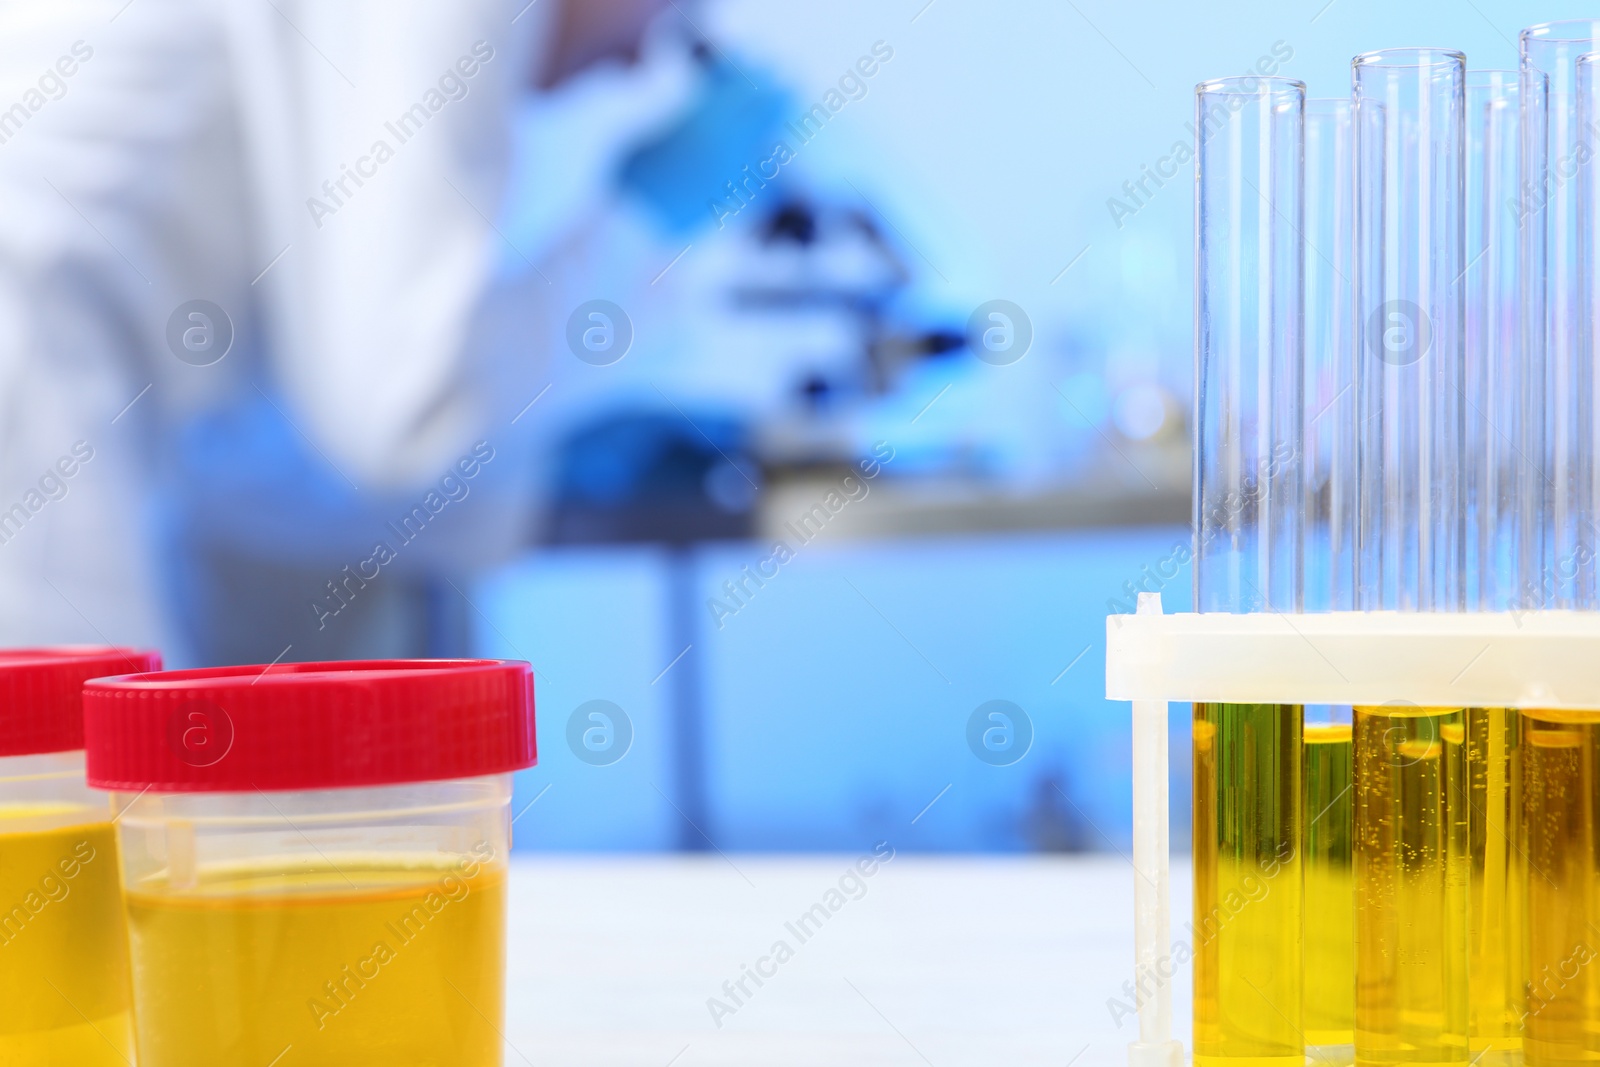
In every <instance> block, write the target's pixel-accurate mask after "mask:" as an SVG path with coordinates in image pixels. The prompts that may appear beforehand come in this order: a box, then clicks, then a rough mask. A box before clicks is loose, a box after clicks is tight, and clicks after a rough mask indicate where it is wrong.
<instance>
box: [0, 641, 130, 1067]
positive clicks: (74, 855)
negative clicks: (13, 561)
mask: <svg viewBox="0 0 1600 1067" xmlns="http://www.w3.org/2000/svg"><path fill="white" fill-rule="evenodd" d="M160 663H161V660H160V657H159V656H157V655H156V654H155V653H151V652H134V651H131V650H128V649H113V648H61V649H31V650H18V651H7V652H0V709H3V710H0V1004H4V1005H5V1010H4V1011H3V1012H0V1063H16V1064H29V1065H36V1067H55V1065H61V1067H67V1065H71V1067H102V1065H104V1067H111V1065H123V1064H126V1062H127V1059H128V1057H129V1055H130V1054H131V1050H132V1030H131V1025H130V1022H129V1015H128V960H127V952H126V948H125V946H126V944H127V936H126V933H125V927H124V923H123V912H122V893H121V888H120V886H119V885H118V881H117V843H116V837H115V834H114V832H113V830H112V810H111V806H110V805H109V804H108V803H107V801H106V798H105V796H104V795H103V794H99V793H95V792H93V791H91V790H90V789H89V788H88V786H87V785H85V783H84V771H83V751H82V750H83V705H82V690H83V683H84V682H85V681H87V680H88V679H90V678H95V677H99V676H101V675H106V674H116V673H119V672H123V671H127V670H130V669H132V670H152V669H154V668H156V667H159V666H160Z"/></svg>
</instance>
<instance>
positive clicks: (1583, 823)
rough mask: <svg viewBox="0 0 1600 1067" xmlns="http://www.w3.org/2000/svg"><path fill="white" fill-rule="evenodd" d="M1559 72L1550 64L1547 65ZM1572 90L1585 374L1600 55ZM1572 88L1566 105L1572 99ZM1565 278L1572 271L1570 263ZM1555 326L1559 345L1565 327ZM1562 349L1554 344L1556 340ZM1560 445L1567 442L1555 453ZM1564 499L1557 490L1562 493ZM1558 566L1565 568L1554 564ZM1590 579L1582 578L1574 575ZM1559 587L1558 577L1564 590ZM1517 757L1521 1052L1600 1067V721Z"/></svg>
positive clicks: (1599, 141)
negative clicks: (1523, 951) (1522, 897)
mask: <svg viewBox="0 0 1600 1067" xmlns="http://www.w3.org/2000/svg"><path fill="white" fill-rule="evenodd" d="M1557 26H1559V27H1563V28H1564V30H1565V32H1564V33H1558V32H1556V29H1555V27H1535V28H1534V29H1532V30H1529V31H1526V32H1524V34H1523V42H1524V47H1525V48H1527V47H1528V45H1529V42H1530V35H1533V37H1532V39H1533V40H1534V41H1535V42H1537V41H1538V40H1541V39H1546V38H1548V37H1549V36H1569V37H1570V36H1572V35H1574V34H1582V33H1586V32H1589V28H1590V27H1594V28H1596V29H1600V23H1587V22H1585V23H1578V24H1570V23H1568V24H1557ZM1578 48H1600V41H1594V40H1585V41H1579V42H1571V41H1569V42H1566V44H1565V47H1564V48H1557V47H1556V46H1555V45H1554V44H1550V43H1547V44H1546V45H1545V46H1544V47H1541V46H1540V45H1539V44H1537V43H1535V44H1534V46H1533V47H1532V49H1531V50H1530V54H1532V55H1533V56H1535V57H1536V58H1538V57H1540V56H1541V55H1544V54H1546V53H1556V54H1559V55H1564V56H1570V52H1571V51H1572V50H1575V49H1578ZM1540 61H1541V62H1545V63H1547V65H1549V66H1551V67H1555V66H1560V65H1562V64H1560V63H1556V62H1554V61H1552V60H1550V59H1548V58H1546V59H1543V60H1540ZM1571 67H1572V69H1571V77H1570V81H1569V80H1568V79H1567V78H1566V77H1564V76H1561V75H1560V74H1559V73H1558V72H1557V71H1555V70H1551V71H1550V72H1549V77H1550V86H1551V115H1550V138H1549V144H1550V149H1551V157H1550V159H1549V190H1550V193H1549V200H1550V206H1549V208H1548V213H1549V215H1550V217H1551V218H1550V221H1551V225H1550V227H1549V229H1548V231H1547V232H1548V233H1549V240H1550V245H1551V259H1552V264H1551V268H1550V270H1551V274H1550V286H1551V291H1550V300H1551V317H1552V319H1554V317H1555V313H1556V307H1557V297H1556V292H1555V290H1556V287H1557V285H1558V284H1559V283H1560V282H1561V281H1562V279H1560V278H1558V273H1559V272H1558V271H1557V268H1556V264H1555V263H1554V259H1555V249H1556V246H1557V245H1558V244H1560V243H1561V242H1563V241H1566V242H1569V243H1570V245H1571V250H1570V255H1571V259H1572V260H1575V268H1574V277H1572V278H1571V279H1570V281H1571V283H1572V286H1573V290H1574V291H1573V293H1572V295H1571V297H1570V299H1571V303H1570V305H1568V307H1567V312H1568V313H1569V316H1570V321H1569V322H1568V323H1566V324H1565V325H1567V326H1569V327H1572V328H1573V330H1574V332H1575V337H1573V338H1569V340H1572V341H1573V350H1574V351H1575V353H1576V354H1577V355H1576V360H1577V363H1578V364H1579V366H1581V367H1591V368H1592V366H1593V357H1594V351H1595V350H1594V347H1593V346H1594V344H1595V341H1596V336H1595V333H1596V331H1595V316H1596V314H1597V313H1600V301H1597V300H1596V294H1597V291H1600V277H1597V267H1600V263H1597V261H1596V256H1595V253H1596V249H1597V245H1600V234H1596V233H1595V232H1594V227H1595V226H1596V224H1597V223H1600V175H1597V174H1596V173H1595V172H1596V169H1597V167H1596V159H1595V156H1594V151H1595V150H1596V148H1600V136H1597V135H1600V127H1597V125H1596V124H1597V122H1600V54H1594V53H1589V54H1585V55H1581V56H1578V57H1576V58H1574V59H1572V60H1571ZM1568 85H1570V88H1571V95H1570V99H1568V98H1567V97H1566V94H1565V91H1564V90H1565V89H1566V87H1567V86H1568ZM1566 123H1570V124H1571V126H1572V127H1573V128H1574V130H1575V131H1576V132H1575V133H1573V139H1572V140H1570V141H1567V142H1566V143H1568V144H1570V146H1571V148H1572V150H1573V153H1574V156H1573V158H1574V160H1575V161H1576V160H1577V158H1578V156H1577V153H1578V152H1579V147H1580V146H1583V145H1587V146H1588V147H1587V149H1585V150H1584V151H1583V153H1582V162H1581V164H1577V165H1573V166H1566V165H1563V164H1561V163H1560V162H1558V160H1559V159H1560V158H1561V154H1560V153H1559V152H1557V151H1556V146H1557V143H1558V140H1565V139H1564V138H1562V137H1558V131H1557V129H1556V127H1557V125H1558V124H1566ZM1562 197H1566V198H1568V199H1570V201H1571V203H1570V204H1569V205H1565V206H1567V207H1570V209H1571V212H1572V220H1573V223H1574V229H1573V231H1572V232H1570V233H1565V234H1561V235H1558V234H1557V233H1556V232H1555V230H1556V227H1555V216H1556V213H1557V201H1558V200H1559V199H1561V198H1562ZM1564 266H1566V267H1574V264H1573V263H1570V262H1569V263H1567V264H1565V265H1564ZM1558 325H1559V324H1556V323H1554V322H1552V324H1551V336H1552V338H1553V337H1554V335H1555V333H1556V331H1557V326H1558ZM1551 343H1552V345H1554V343H1555V342H1554V340H1552V342H1551ZM1557 443H1558V444H1559V443H1560V442H1557ZM1558 488H1560V486H1559V485H1558ZM1558 562H1559V560H1558ZM1577 570H1578V573H1579V574H1580V575H1581V574H1582V569H1581V568H1578V569H1577ZM1559 580H1560V578H1559V576H1558V582H1559ZM1522 722H1523V738H1522V741H1523V743H1522V748H1521V752H1520V756H1521V759H1520V761H1519V762H1520V764H1521V768H1522V784H1523V789H1524V800H1523V807H1522V811H1521V814H1522V819H1521V825H1520V831H1521V840H1522V844H1523V845H1524V847H1525V848H1526V850H1527V865H1528V871H1527V881H1526V886H1527V906H1526V916H1527V918H1526V924H1527V925H1526V939H1527V940H1526V943H1527V972H1526V979H1527V986H1526V989H1527V995H1526V1001H1525V1003H1524V1005H1523V1009H1524V1011H1525V1012H1526V1014H1525V1016H1524V1028H1525V1034H1524V1039H1523V1048H1524V1054H1525V1062H1526V1063H1527V1064H1528V1065H1529V1067H1554V1065H1557V1064H1559V1065H1563V1067H1567V1065H1574V1064H1600V975H1596V974H1595V973H1593V972H1594V970H1595V968H1594V966H1593V964H1594V962H1595V960H1596V957H1597V955H1600V713H1597V712H1575V711H1545V710H1534V711H1525V712H1523V716H1522Z"/></svg>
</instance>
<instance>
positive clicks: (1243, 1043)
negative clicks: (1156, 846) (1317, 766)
mask: <svg viewBox="0 0 1600 1067" xmlns="http://www.w3.org/2000/svg"><path fill="white" fill-rule="evenodd" d="M1300 774H1301V710H1300V708H1299V707H1297V706H1293V705H1282V704H1196V705H1195V706H1194V910H1195V917H1194V922H1193V924H1192V927H1191V929H1190V932H1189V936H1190V937H1191V938H1192V939H1193V949H1194V1047H1195V1056H1194V1059H1195V1063H1196V1064H1197V1065H1198V1067H1223V1065H1226V1067H1304V1063H1305V1037H1304V1034H1303V1031H1302V1023H1301V1015H1302V988H1303V984H1302V983H1303V977H1302V973H1301V959H1302V956H1301V945H1302V941H1301V937H1302V931H1301V915H1302V899H1303V887H1302V885H1301V868H1300V864H1301V859H1300V856H1301V851H1300V834H1301V828H1302V825H1303V823H1302V814H1301V812H1302V808H1301V804H1302V796H1301V791H1300V790H1301V782H1300Z"/></svg>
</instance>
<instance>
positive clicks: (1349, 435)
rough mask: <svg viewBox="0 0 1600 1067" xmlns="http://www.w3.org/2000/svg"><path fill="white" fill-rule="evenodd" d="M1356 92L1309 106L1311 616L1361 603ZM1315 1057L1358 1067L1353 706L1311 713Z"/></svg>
mask: <svg viewBox="0 0 1600 1067" xmlns="http://www.w3.org/2000/svg"><path fill="white" fill-rule="evenodd" d="M1351 135H1352V131H1351V124H1350V98H1349V97H1348V96H1344V97H1336V98H1331V99H1330V98H1324V99H1311V100H1307V101H1306V225H1305V235H1306V252H1305V259H1306V267H1305V274H1306V283H1305V284H1306V369H1305V387H1306V407H1305V446H1306V461H1305V474H1306V498H1305V507H1306V518H1305V544H1306V547H1305V593H1304V608H1305V610H1306V611H1349V610H1352V609H1353V608H1354V607H1355V545H1356V537H1355V535H1356V526H1355V518H1356V494H1355V488H1356V445H1355V431H1356V378H1355V344H1354V334H1353V330H1352V323H1351V318H1352V315H1351V305H1352V297H1353V289H1352V267H1351V263H1350V257H1351V255H1352V254H1353V251H1354V226H1353V215H1352V212H1353V205H1352V203H1351V196H1352V185H1351V174H1350V167H1351V148H1352V146H1351ZM1303 741H1304V748H1303V759H1302V770H1301V774H1302V778H1303V781H1304V790H1303V795H1304V801H1303V806H1302V812H1303V816H1304V819H1305V828H1304V830H1303V841H1304V846H1303V849H1302V854H1303V860H1302V864H1303V881H1304V885H1305V905H1304V907H1305V916H1304V924H1305V937H1304V944H1305V948H1304V967H1305V1012H1304V1016H1303V1019H1304V1023H1303V1025H1304V1029H1305V1036H1306V1045H1307V1051H1308V1053H1309V1054H1310V1057H1311V1059H1312V1060H1313V1061H1315V1062H1319V1063H1339V1062H1348V1060H1349V1058H1350V1056H1351V1055H1352V1044H1353V1040H1354V1039H1353V1032H1354V1019H1355V1014H1354V1013H1355V977H1354V968H1355V940H1354V939H1355V934H1354V928H1353V924H1354V912H1355V899H1354V892H1355V890H1354V885H1353V883H1352V881H1351V839H1352V831H1353V825H1352V819H1351V813H1352V811H1353V807H1354V804H1353V798H1352V795H1351V768H1352V765H1351V733H1350V708H1349V706H1348V705H1345V706H1329V705H1308V706H1307V707H1306V709H1305V727H1304V733H1303Z"/></svg>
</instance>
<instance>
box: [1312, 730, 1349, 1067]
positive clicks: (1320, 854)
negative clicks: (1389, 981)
mask: <svg viewBox="0 0 1600 1067" xmlns="http://www.w3.org/2000/svg"><path fill="white" fill-rule="evenodd" d="M1304 743H1305V763H1304V778H1305V805H1304V817H1305V844H1304V856H1305V859H1304V860H1303V870H1304V874H1303V877H1304V882H1305V1016H1304V1019H1305V1032H1306V1044H1307V1045H1308V1046H1309V1047H1310V1048H1311V1050H1312V1052H1311V1059H1312V1060H1313V1061H1314V1062H1318V1063H1336V1062H1348V1060H1349V1057H1350V1055H1351V1045H1352V1044H1353V1043H1354V1029H1355V884H1354V882H1353V881H1352V877H1353V872H1352V868H1351V858H1352V852H1351V835H1352V832H1353V830H1354V823H1353V819H1352V814H1353V812H1354V810H1355V797H1354V795H1353V793H1352V791H1351V771H1352V763H1351V757H1352V750H1351V727H1350V724H1349V723H1339V722H1308V723H1306V725H1305V738H1304Z"/></svg>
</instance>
